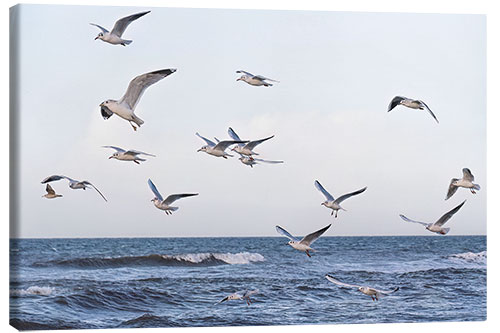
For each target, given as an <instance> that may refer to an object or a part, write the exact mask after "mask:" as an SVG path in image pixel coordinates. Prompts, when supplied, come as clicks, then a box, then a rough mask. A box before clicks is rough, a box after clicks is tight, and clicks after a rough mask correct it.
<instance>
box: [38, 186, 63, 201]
mask: <svg viewBox="0 0 500 333" xmlns="http://www.w3.org/2000/svg"><path fill="white" fill-rule="evenodd" d="M45 191H47V194H44V195H42V198H47V199H55V198H60V197H62V195H61V194H56V191H54V189H53V188H52V186H50V184H47V186H46V187H45Z"/></svg>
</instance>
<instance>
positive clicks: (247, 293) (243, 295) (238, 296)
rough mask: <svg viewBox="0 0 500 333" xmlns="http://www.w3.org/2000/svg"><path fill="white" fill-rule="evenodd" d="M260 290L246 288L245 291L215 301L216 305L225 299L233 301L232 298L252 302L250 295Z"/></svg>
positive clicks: (248, 303)
mask: <svg viewBox="0 0 500 333" xmlns="http://www.w3.org/2000/svg"><path fill="white" fill-rule="evenodd" d="M258 293H259V291H258V290H246V291H244V292H236V293H234V294H231V295H228V296H226V297H224V298H223V299H221V300H220V301H218V302H217V303H215V305H217V304H220V303H222V302H225V301H231V300H244V301H246V302H247V305H250V304H252V300H251V299H250V296H252V295H255V294H258Z"/></svg>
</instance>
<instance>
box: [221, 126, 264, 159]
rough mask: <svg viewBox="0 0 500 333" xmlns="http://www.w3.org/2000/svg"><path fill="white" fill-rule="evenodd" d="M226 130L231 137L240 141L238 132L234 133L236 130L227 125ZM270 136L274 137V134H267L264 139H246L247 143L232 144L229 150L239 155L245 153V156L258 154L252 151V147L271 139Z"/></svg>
mask: <svg viewBox="0 0 500 333" xmlns="http://www.w3.org/2000/svg"><path fill="white" fill-rule="evenodd" d="M227 132H228V134H229V136H230V137H231V139H233V140H235V141H241V139H240V137H239V136H238V134H236V132H235V131H234V130H233V129H232V128H231V127H229V129H228V130H227ZM272 138H274V135H272V136H269V137H267V138H264V139H260V140H254V141H248V143H246V144H244V143H240V144H238V145H236V146H234V147H233V148H232V149H231V150H232V151H235V152H237V153H238V154H240V155H246V156H252V155H259V154H257V153H256V152H254V151H253V149H254V148H255V147H256V146H257V145H260V144H261V143H262V142H264V141H267V140H269V139H272Z"/></svg>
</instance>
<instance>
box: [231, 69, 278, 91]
mask: <svg viewBox="0 0 500 333" xmlns="http://www.w3.org/2000/svg"><path fill="white" fill-rule="evenodd" d="M236 73H242V74H243V75H241V76H240V77H239V78H238V79H236V81H243V82H246V83H248V84H249V85H251V86H264V87H271V86H272V84H271V83H269V82H267V81H271V82H276V83H279V81H276V80H273V79H270V78H267V77H265V76H262V75H253V74H252V73H249V72H245V71H242V70H239V71H236Z"/></svg>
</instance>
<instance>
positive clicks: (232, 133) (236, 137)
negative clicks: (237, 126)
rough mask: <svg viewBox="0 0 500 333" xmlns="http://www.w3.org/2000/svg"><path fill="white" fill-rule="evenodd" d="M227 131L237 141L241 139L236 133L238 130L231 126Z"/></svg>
mask: <svg viewBox="0 0 500 333" xmlns="http://www.w3.org/2000/svg"><path fill="white" fill-rule="evenodd" d="M227 133H228V134H229V136H230V137H231V139H233V140H236V141H241V139H240V137H239V136H238V134H236V132H235V131H234V130H233V129H232V128H231V127H229V128H228V130H227Z"/></svg>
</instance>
